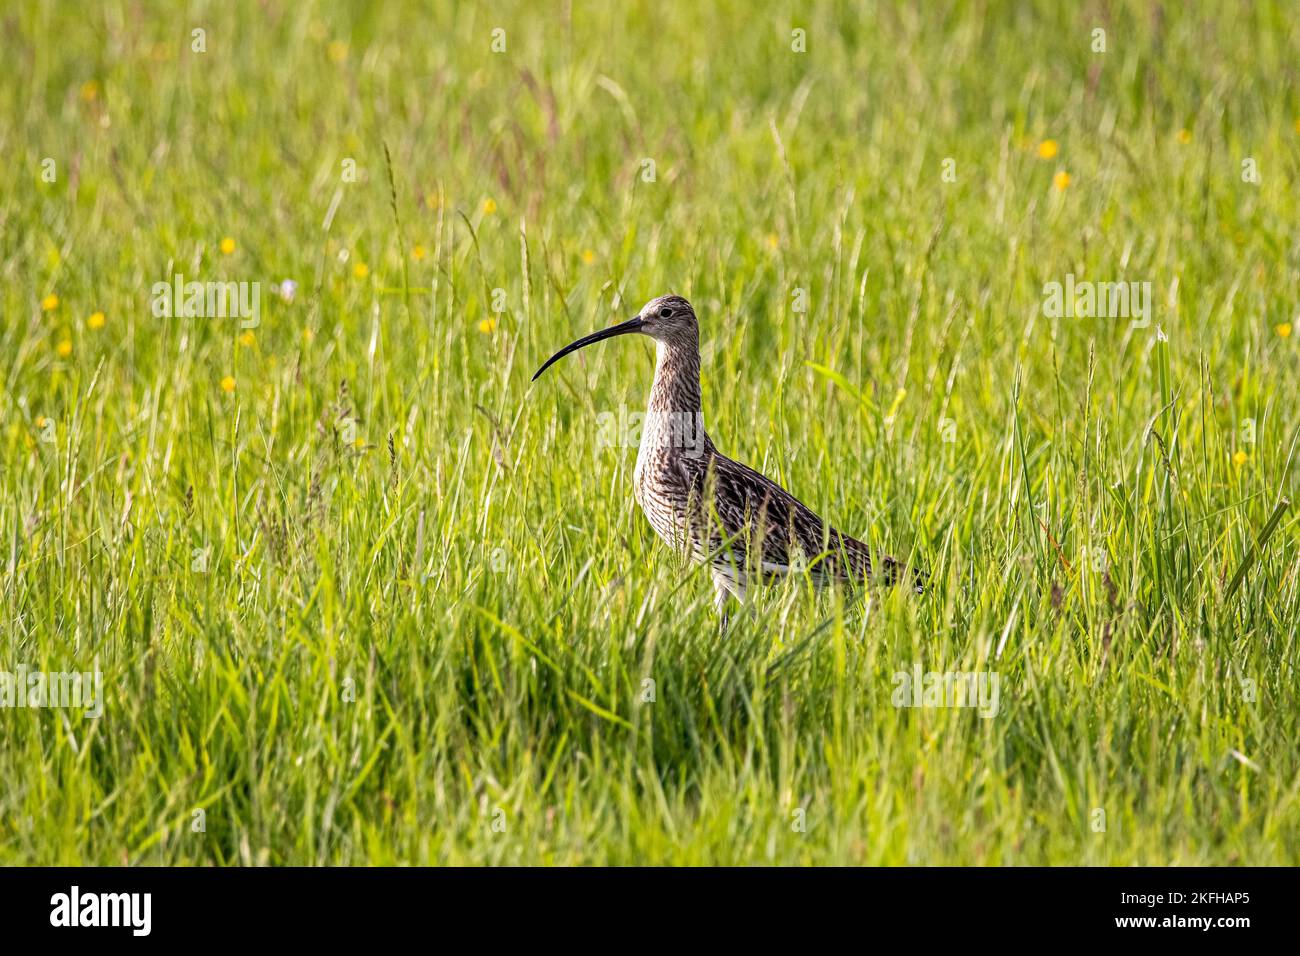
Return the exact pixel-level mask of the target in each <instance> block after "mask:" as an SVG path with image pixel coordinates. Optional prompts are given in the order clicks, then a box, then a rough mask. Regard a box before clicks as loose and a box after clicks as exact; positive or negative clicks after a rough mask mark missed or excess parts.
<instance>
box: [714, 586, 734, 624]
mask: <svg viewBox="0 0 1300 956" xmlns="http://www.w3.org/2000/svg"><path fill="white" fill-rule="evenodd" d="M730 597H731V595H730V594H728V593H727V589H726V588H721V587H717V586H716V585H715V586H714V591H713V609H714V610H715V611H717V612H718V614H719V615H721V621H720V622H719V624H718V633H720V634H725V633H727V621H728V619H729V618H730V617H731V602H730V601H729V600H728V598H730Z"/></svg>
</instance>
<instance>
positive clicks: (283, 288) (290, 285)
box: [276, 279, 298, 302]
mask: <svg viewBox="0 0 1300 956" xmlns="http://www.w3.org/2000/svg"><path fill="white" fill-rule="evenodd" d="M276 291H277V292H279V293H280V298H282V299H284V301H285V302H292V301H293V294H294V293H295V292H297V291H298V283H296V282H294V281H293V280H292V279H285V280H283V281H282V282H281V283H280V285H279V287H278V288H277V289H276Z"/></svg>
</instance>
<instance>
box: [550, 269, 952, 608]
mask: <svg viewBox="0 0 1300 956" xmlns="http://www.w3.org/2000/svg"><path fill="white" fill-rule="evenodd" d="M632 334H639V335H646V336H649V337H650V338H651V339H653V340H654V342H655V374H654V382H653V384H652V385H651V386H650V399H649V403H648V405H647V409H646V415H645V419H644V421H643V423H642V427H641V437H640V447H639V449H638V452H637V460H636V471H635V474H634V479H633V481H634V483H633V493H634V495H635V497H636V501H637V504H639V505H640V506H641V510H642V511H643V512H644V513H645V516H646V518H647V519H648V520H649V522H650V526H651V527H652V528H653V529H654V531H655V533H656V534H657V535H658V536H659V537H660V538H662V539H663V540H664V542H666V543H667V544H668V545H669V546H670V547H671V548H673V549H674V550H676V551H677V552H679V553H681V554H683V555H685V556H686V557H687V558H688V559H690V560H691V561H693V562H695V563H699V564H708V565H709V572H710V576H711V578H712V583H713V589H714V606H715V609H716V610H717V612H718V614H719V615H720V617H721V622H722V628H723V629H724V630H725V629H726V626H727V620H728V616H729V610H730V602H729V598H735V599H736V601H737V602H740V603H743V602H744V601H745V598H746V594H747V592H748V591H749V589H750V586H751V585H752V584H754V583H768V582H771V581H774V580H779V579H780V578H782V577H784V576H787V575H790V574H794V573H801V572H803V571H806V572H807V573H809V574H810V575H811V576H812V578H813V580H814V582H815V583H817V584H819V585H828V584H832V583H836V582H842V583H848V584H855V583H865V582H867V581H872V580H882V581H883V582H884V583H885V584H889V585H892V584H895V583H897V582H898V581H900V580H901V579H902V578H903V577H904V568H903V566H902V565H901V564H900V562H898V561H897V560H895V559H894V558H892V557H889V556H888V555H876V554H873V552H872V550H871V548H869V547H868V546H867V545H866V544H864V543H863V542H861V541H859V540H858V539H857V538H853V537H850V536H849V535H847V534H843V533H841V532H840V531H838V530H836V529H835V528H834V527H832V526H831V525H830V524H828V523H827V522H825V521H823V520H822V519H821V517H819V516H818V515H817V513H816V512H815V511H813V510H812V509H811V508H809V507H808V506H807V505H805V504H804V503H803V502H802V501H800V500H799V499H798V498H796V497H795V496H794V495H792V494H790V492H788V491H786V490H785V489H784V488H782V487H781V486H780V485H779V484H777V483H776V482H775V481H772V480H771V479H770V478H768V477H766V476H765V475H763V474H761V473H759V472H758V471H755V470H754V469H753V468H750V467H749V466H748V465H745V464H742V463H741V462H738V461H735V460H734V459H731V458H728V457H727V456H726V455H724V454H722V453H721V452H720V451H718V449H717V447H716V446H715V445H714V444H713V440H712V439H711V438H710V437H709V434H708V432H707V431H706V430H705V428H704V415H703V407H702V403H701V398H700V327H699V320H698V319H697V318H696V315H695V309H694V308H692V306H691V304H690V302H688V301H687V300H686V299H684V298H683V297H682V296H680V295H661V296H658V297H657V298H654V299H651V300H650V301H649V302H647V303H646V304H645V305H644V306H643V307H642V308H641V310H640V311H639V312H638V313H637V314H636V315H635V316H633V317H632V318H630V319H628V320H627V321H625V322H620V323H618V324H616V325H612V326H609V327H608V328H604V329H600V330H599V331H596V332H593V333H591V334H590V335H585V336H583V337H582V338H579V339H577V340H576V341H574V342H571V343H569V344H568V345H566V346H565V347H564V348H562V349H560V350H559V351H558V352H556V353H555V354H554V355H552V356H551V357H550V358H549V359H547V360H546V362H545V363H544V364H543V365H542V367H541V368H539V369H538V370H537V372H536V373H535V374H534V375H533V378H532V380H533V381H534V382H536V381H537V379H538V378H539V377H540V376H541V375H542V373H543V372H545V371H546V370H547V369H548V368H550V367H551V366H552V365H554V364H555V363H556V362H558V361H559V360H560V359H562V358H564V357H565V356H566V355H569V354H571V353H573V352H576V351H578V350H579V349H581V348H586V347H587V346H588V345H592V344H594V343H596V342H603V341H605V340H606V339H612V338H615V337H616V336H622V335H632ZM877 558H879V560H877ZM910 578H911V584H912V588H913V590H915V591H916V592H917V593H923V592H924V590H925V584H926V579H927V575H926V573H925V572H924V571H922V570H920V569H919V568H912V569H911V571H910Z"/></svg>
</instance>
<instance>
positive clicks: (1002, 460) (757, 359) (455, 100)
mask: <svg viewBox="0 0 1300 956" xmlns="http://www.w3.org/2000/svg"><path fill="white" fill-rule="evenodd" d="M1294 12H1295V11H1294V7H1293V6H1292V5H1291V4H1289V3H1286V2H1282V0H1277V2H1270V0H1263V2H1259V3H1247V2H1228V0H1225V2H1222V3H1217V4H1215V3H1207V4H1187V5H1183V4H1163V5H1153V4H1148V3H1139V2H1123V0H1110V2H1101V0H1097V2H1085V3H1082V4H1077V5H1076V4H1058V3H1054V2H1046V0H1038V2H1029V3H1014V2H1005V3H1002V2H993V0H986V2H978V0H973V2H956V0H953V2H938V3H926V4H923V5H917V6H916V7H915V8H913V7H912V6H911V5H905V4H901V3H900V4H894V3H879V4H877V3H870V4H847V3H844V4H829V3H828V4H822V3H808V4H793V5H792V4H779V5H777V6H775V7H771V8H763V7H761V6H759V7H756V6H754V5H752V4H749V3H742V2H738V0H723V2H721V3H718V4H707V5H706V4H688V3H672V4H662V3H647V2H636V3H628V4H606V3H599V2H595V0H573V2H570V3H564V4H556V5H540V4H527V3H511V2H507V3H497V4H491V5H478V4H469V3H450V2H440V3H435V4H431V5H428V4H417V3H385V4H382V5H380V4H376V5H374V6H373V7H372V6H371V5H369V4H363V3H354V4H326V3H314V2H306V3H288V2H264V3H254V2H237V3H232V4H225V3H216V2H203V0H196V2H192V3H188V4H183V5H177V4H170V3H162V2H139V0H130V2H128V0H106V2H104V3H101V4H91V5H81V4H72V3H53V2H51V3H44V2H34V0H18V2H17V3H15V4H9V5H6V8H5V9H4V11H3V12H2V13H0V58H2V59H3V60H4V62H5V63H6V64H8V69H7V70H6V75H5V78H4V79H3V80H2V81H0V154H3V157H4V165H5V170H6V175H5V177H4V185H3V187H0V269H2V270H3V282H0V671H4V672H10V673H16V672H17V670H18V668H19V667H20V666H21V667H25V668H26V669H27V671H29V672H30V671H40V672H69V671H86V672H93V671H94V670H95V668H96V667H97V668H98V670H99V672H100V673H101V674H102V680H103V698H104V699H103V714H102V716H99V717H91V716H88V715H87V714H86V713H84V711H83V709H80V708H69V707H63V708H55V707H42V708H34V707H25V708H20V707H17V706H12V707H5V708H3V709H0V779H3V781H4V785H3V787H0V863H4V864H38V863H39V864H70V863H89V864H110V865H122V864H185V865H261V864H270V865H277V864H642V863H648V864H710V863H714V864H768V863H775V864H873V865H874V864H887V865H894V864H925V865H929V864H994V865H1015V864H1088V865H1129V864H1156V865H1164V864H1174V865H1178V864H1295V863H1297V862H1300V748H1298V747H1297V739H1300V707H1298V706H1297V699H1296V698H1297V686H1298V675H1297V651H1298V648H1297V626H1298V625H1297V621H1298V620H1300V558H1298V557H1297V547H1296V546H1297V541H1298V540H1300V523H1298V516H1300V504H1297V505H1292V506H1291V507H1290V508H1282V506H1281V504H1280V502H1281V501H1282V500H1283V499H1284V498H1289V499H1291V500H1292V501H1295V500H1296V492H1297V475H1298V474H1300V466H1298V465H1297V461H1296V451H1297V436H1298V435H1300V409H1298V408H1297V402H1296V397H1297V394H1298V392H1300V330H1297V331H1295V332H1293V331H1292V327H1293V323H1295V324H1300V318H1298V315H1300V306H1298V305H1297V289H1298V288H1300V257H1298V255H1297V246H1296V237H1297V231H1296V230H1297V221H1298V216H1300V200H1298V199H1297V197H1298V196H1300V189H1297V183H1298V181H1300V85H1298V80H1297V72H1296V63H1297V60H1298V59H1300V57H1298V55H1297V54H1298V53H1300V25H1298V23H1297V20H1296V18H1295V16H1294ZM1099 29H1100V30H1102V31H1104V33H1103V34H1098V33H1096V32H1095V31H1097V30H1099ZM195 31H202V32H201V33H196V32H195ZM795 31H800V32H797V33H796V32H795ZM1099 43H1100V44H1101V45H1103V46H1104V49H1098V45H1099ZM200 48H201V49H200ZM178 274H179V275H182V276H183V277H184V281H185V282H191V281H195V282H214V283H225V282H233V283H252V282H258V283H259V284H260V286H259V297H258V299H257V302H258V311H259V314H258V316H257V322H256V325H253V324H252V320H251V318H247V319H245V320H244V321H242V322H241V319H240V318H239V317H238V316H227V317H219V316H212V315H203V316H195V315H186V314H184V311H185V310H184V309H180V308H178V307H176V303H172V307H171V308H170V309H168V308H166V307H165V306H164V307H159V306H158V301H157V299H156V296H155V291H156V290H155V288H154V287H155V284H156V283H164V284H167V283H172V282H173V278H174V276H176V275H178ZM1067 277H1073V278H1072V279H1070V280H1069V281H1071V282H1097V283H1101V282H1126V283H1127V282H1132V283H1147V284H1148V285H1147V286H1146V288H1148V289H1149V292H1150V302H1149V306H1150V307H1149V312H1148V314H1147V317H1146V321H1140V320H1138V321H1135V320H1134V319H1132V318H1130V317H1124V316H1114V315H1111V316H1101V315H1087V316H1085V315H1079V314H1073V315H1056V316H1053V315H1051V314H1049V313H1050V312H1052V311H1053V310H1051V309H1046V308H1045V307H1044V302H1045V293H1044V289H1045V286H1046V285H1047V284H1048V283H1053V282H1057V283H1066V282H1067ZM286 280H288V281H286ZM666 292H678V293H680V294H683V295H685V296H687V297H688V298H690V299H691V300H692V302H693V303H694V305H695V308H696V310H697V312H698V313H699V316H700V323H701V338H702V341H703V355H704V360H703V391H704V403H705V419H706V422H707V426H708V429H709V432H710V434H711V435H712V437H713V438H714V440H715V441H716V443H717V445H718V446H719V448H720V449H721V450H722V451H723V452H724V453H726V454H728V455H730V456H731V457H734V458H737V459H739V460H741V461H744V462H747V463H748V464H750V465H753V466H754V467H755V468H758V469H759V470H760V471H763V472H765V473H766V474H768V475H769V476H770V477H772V478H774V479H776V480H777V481H779V482H781V483H782V484H784V485H785V486H786V487H787V488H789V489H790V490H791V491H792V492H793V493H794V494H795V495H797V496H798V497H800V498H801V499H802V500H803V501H805V502H806V503H807V504H808V505H809V506H811V507H812V508H813V509H814V510H816V511H818V512H819V513H820V514H822V515H823V516H824V517H826V518H827V520H829V521H830V522H832V523H834V524H835V525H836V526H837V527H839V528H841V529H843V530H844V531H846V532H849V533H851V534H854V535H856V536H858V537H861V538H863V539H865V540H867V541H869V542H871V543H873V544H875V545H878V546H880V547H883V548H886V549H888V550H889V551H890V552H891V553H894V554H898V555H900V556H905V557H910V559H911V560H913V561H914V562H916V563H918V564H921V565H924V566H925V567H926V568H927V569H928V570H929V571H930V573H931V585H932V586H931V589H930V591H929V593H927V594H926V595H924V596H921V597H917V596H915V595H910V594H906V593H901V592H890V591H887V590H876V589H868V590H867V591H865V592H863V593H861V594H858V595H856V596H855V595H849V594H841V593H839V592H836V591H828V592H817V591H815V590H813V589H812V588H811V586H810V585H809V584H808V582H807V581H805V580H802V579H798V578H796V579H795V580H792V581H789V582H787V583H785V584H783V585H782V586H779V587H774V588H770V589H767V590H765V591H761V592H759V593H758V594H757V595H756V597H755V598H754V600H753V601H752V602H751V603H750V604H749V605H748V606H747V607H746V608H745V609H744V611H743V612H742V613H739V614H733V617H732V622H731V628H730V630H729V631H728V633H726V634H725V636H720V634H719V630H718V620H717V617H716V616H715V615H714V612H713V609H712V606H711V602H712V589H711V586H710V582H709V577H708V573H707V571H706V570H703V569H700V568H696V567H691V566H688V565H686V564H685V563H684V562H683V561H681V560H680V559H679V558H677V557H676V556H675V555H673V554H672V553H671V552H670V551H669V550H668V549H667V548H666V547H665V546H664V545H662V544H661V543H660V542H659V541H658V540H657V539H656V538H655V537H654V535H653V532H652V531H651V529H650V527H649V525H648V523H647V522H646V520H645V518H644V517H643V516H642V514H641V513H640V511H639V510H638V509H637V507H636V505H635V503H634V501H633V498H632V471H633V467H634V464H635V459H636V454H637V449H636V447H635V446H636V433H637V422H638V416H639V414H640V413H641V411H642V409H643V408H644V403H645V399H646V394H647V391H648V389H649V385H650V381H651V376H652V371H653V359H652V355H653V350H652V348H651V343H649V342H648V341H647V340H642V339H636V338H620V339H618V340H616V341H612V342H607V343H604V344H602V345H599V346H595V347H593V348H591V349H588V350H585V351H583V352H582V353H580V354H579V355H576V356H571V357H570V358H568V359H565V360H564V362H563V363H562V364H560V365H558V366H556V368H554V369H552V370H551V371H550V372H548V373H547V375H546V376H545V377H543V378H542V379H540V380H539V381H538V382H537V383H536V384H530V382H529V378H530V376H531V374H532V372H533V371H534V370H535V369H536V368H537V367H538V366H539V365H540V364H541V363H542V361H543V360H545V358H546V357H547V356H549V355H550V354H551V353H552V352H553V351H555V350H556V349H558V348H559V347H560V346H562V345H564V344H566V343H567V342H569V341H570V340H572V339H573V338H576V337H577V336H578V335H580V334H583V333H586V332H589V331H592V330H595V329H597V328H600V327H603V326H605V325H609V324H612V323H613V322H615V321H618V320H621V319H624V318H626V317H628V316H629V315H632V314H634V312H635V310H637V309H638V308H639V307H640V305H641V304H642V303H643V302H645V301H646V300H647V299H649V298H651V297H653V296H655V295H658V294H661V293H666ZM160 313H161V314H160ZM611 436H612V437H611ZM1278 509H1281V510H1280V511H1279V510H1278ZM1270 517H1273V518H1274V520H1273V522H1272V526H1271V527H1268V526H1269V524H1270ZM1266 528H1267V530H1268V535H1267V540H1266V541H1265V543H1264V545H1263V547H1262V548H1261V549H1259V551H1258V553H1257V554H1256V555H1255V557H1254V560H1253V562H1249V561H1248V559H1249V556H1250V555H1251V552H1252V547H1253V545H1254V543H1255V541H1256V540H1257V539H1258V538H1259V537H1260V536H1261V535H1262V533H1263V532H1265V531H1266ZM1243 562H1246V563H1247V564H1248V566H1247V569H1246V572H1245V574H1244V577H1242V578H1241V580H1240V582H1239V584H1238V585H1237V586H1236V587H1235V588H1233V587H1232V579H1233V576H1234V574H1235V573H1236V572H1237V570H1238V568H1239V567H1241V566H1242V565H1243ZM914 668H919V670H920V671H923V672H965V673H970V672H979V673H984V674H991V675H996V677H997V679H998V686H999V688H1000V699H999V701H998V706H997V708H996V713H993V714H990V715H987V716H982V715H981V714H980V713H979V712H976V711H975V710H972V709H969V708H955V707H944V708H937V707H928V708H927V707H922V708H913V707H899V706H895V705H894V703H895V701H894V700H893V695H894V693H895V687H896V677H895V675H896V674H898V673H899V672H912V671H913V669H914Z"/></svg>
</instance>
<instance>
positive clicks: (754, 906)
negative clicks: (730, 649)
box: [0, 868, 1297, 952]
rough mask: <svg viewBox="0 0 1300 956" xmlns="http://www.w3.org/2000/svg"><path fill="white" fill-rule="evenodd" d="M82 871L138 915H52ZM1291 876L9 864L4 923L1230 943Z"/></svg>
mask: <svg viewBox="0 0 1300 956" xmlns="http://www.w3.org/2000/svg"><path fill="white" fill-rule="evenodd" d="M74 886H76V887H77V898H78V902H79V906H80V913H83V914H85V916H86V918H87V919H89V918H91V915H92V911H93V912H94V913H99V912H103V913H107V914H108V915H109V916H110V917H111V915H112V912H111V911H112V909H113V908H114V907H116V908H117V910H118V912H119V913H120V914H122V915H121V916H120V917H119V923H122V924H125V925H119V926H115V927H102V926H101V927H94V928H90V927H86V926H78V927H72V926H70V925H69V926H57V927H56V926H53V925H52V920H59V919H63V920H64V921H65V922H70V920H69V919H68V917H69V915H70V913H71V910H72V905H71V904H72V892H71V890H72V887H74ZM1296 888H1297V881H1296V877H1295V871H1294V870H1290V869H1156V868H1150V869H1136V868H1134V869H1042V868H1034V869H1014V868H1013V869H984V870H981V869H888V870H885V869H872V870H850V869H779V870H773V869H729V870H719V869H698V870H697V869H691V870H687V869H633V868H628V869H467V870H462V869H224V870H218V869H76V868H55V869H0V921H2V922H0V925H3V926H4V934H5V942H6V948H7V949H8V945H9V944H13V943H16V942H19V941H21V940H25V939H31V940H35V941H41V942H57V941H59V940H60V938H62V940H63V941H64V942H67V941H68V939H69V937H70V935H72V934H75V935H77V936H78V937H79V938H80V940H81V941H88V940H91V939H92V938H96V939H101V938H102V939H109V938H114V939H116V940H118V941H121V942H127V943H128V944H129V943H132V942H143V941H144V940H145V939H149V940H158V941H160V942H164V943H180V942H185V943H193V942H195V941H202V942H204V943H248V942H253V941H256V942H257V943H265V942H274V941H280V940H283V941H284V942H287V943H293V944H295V945H303V944H310V943H313V942H318V943H322V944H327V945H331V946H334V947H337V946H339V945H346V944H348V943H349V942H351V943H370V944H373V943H374V942H375V941H376V940H377V939H380V938H384V937H388V936H390V935H392V934H421V935H419V936H417V938H422V939H430V938H431V937H429V936H428V935H427V934H429V933H431V932H432V933H434V934H436V936H437V937H438V938H443V935H444V934H454V935H447V936H445V938H446V940H447V941H448V943H450V941H451V939H453V938H463V936H464V934H466V933H469V934H471V935H475V934H477V935H479V936H480V937H481V938H482V941H483V943H484V945H488V944H489V940H490V944H491V945H493V946H494V947H495V946H498V945H502V944H505V943H507V942H509V941H511V940H512V939H517V940H518V941H519V943H520V944H521V945H529V946H533V947H536V946H539V945H544V946H549V945H565V946H568V945H571V944H575V943H576V942H577V941H579V940H580V939H582V938H583V937H587V936H589V934H596V933H599V934H600V935H590V940H591V942H592V943H595V941H596V940H603V941H604V943H603V944H601V945H609V944H612V943H613V942H614V941H615V940H618V939H628V940H630V939H632V938H645V939H649V940H653V939H655V938H661V939H662V941H663V942H664V944H665V945H668V944H671V942H672V941H673V940H674V939H676V940H677V941H678V944H684V943H685V942H686V940H683V939H681V938H680V937H679V933H680V932H686V931H685V930H684V929H682V928H683V927H686V926H691V927H694V928H693V929H691V930H690V931H689V935H690V942H692V943H702V942H706V941H711V940H716V941H718V942H726V943H727V944H728V945H731V946H733V947H734V946H736V945H738V944H739V943H741V942H743V941H745V940H748V939H752V940H753V941H754V942H755V943H756V944H771V943H772V942H773V940H774V939H775V938H777V937H779V936H785V935H793V936H794V937H796V938H797V937H799V936H800V935H801V934H803V935H804V936H805V937H818V938H819V937H821V936H823V935H825V934H827V933H834V934H840V933H843V932H849V933H851V934H852V936H853V938H856V939H859V940H861V941H864V942H865V941H867V940H871V939H884V938H886V936H887V935H889V936H892V935H895V934H897V933H899V932H903V933H918V932H919V933H920V934H921V935H920V936H918V937H915V938H917V939H924V940H925V941H926V943H927V945H928V944H930V943H933V942H935V941H942V940H947V939H951V940H954V941H957V940H961V941H966V942H970V941H972V940H975V939H977V938H980V939H985V940H989V941H991V940H994V939H999V938H1000V939H1004V940H1008V939H1011V938H1014V934H1017V933H1022V932H1033V931H1036V930H1041V931H1044V932H1051V933H1054V934H1057V935H1055V936H1053V937H1037V938H1038V939H1040V940H1043V941H1046V940H1048V939H1055V940H1059V941H1066V940H1068V941H1070V942H1071V943H1073V942H1076V941H1082V940H1091V939H1100V938H1107V939H1123V938H1126V937H1127V938H1131V939H1142V940H1148V941H1150V940H1161V941H1163V940H1168V941H1171V942H1178V943H1180V944H1182V943H1184V942H1186V941H1189V940H1190V939H1192V938H1200V939H1204V940H1206V941H1213V943H1214V944H1216V945H1233V944H1234V943H1236V942H1239V941H1244V940H1245V939H1251V940H1258V939H1260V938H1261V936H1260V934H1263V935H1264V936H1266V937H1273V936H1274V935H1277V934H1280V933H1285V932H1287V931H1288V930H1293V929H1294V926H1295V915H1296V914H1295V904H1294V900H1295V896H1296ZM123 893H125V894H132V893H138V894H145V893H147V894H149V897H148V901H149V905H148V914H149V925H148V929H149V932H148V935H147V936H144V935H143V934H142V935H140V936H136V935H135V930H134V929H133V928H132V925H131V924H132V923H133V922H134V924H135V926H136V927H137V928H140V929H142V928H143V915H144V897H143V896H140V897H138V898H135V899H134V900H130V901H127V900H125V899H124V898H121V897H117V898H115V899H113V900H110V901H109V905H104V906H102V907H101V902H102V898H101V897H99V896H98V895H97V894H123ZM60 895H62V898H63V899H62V900H61V898H60ZM88 896H91V897H94V902H93V903H92V902H87V897H88ZM131 903H134V904H135V905H134V906H133V907H132V908H130V909H128V908H127V906H128V905H130V904H131ZM61 905H62V906H63V908H62V909H61V910H60V909H59V907H60V906H61ZM56 911H57V912H56ZM132 917H134V918H135V919H134V920H133V919H132ZM79 920H80V917H79ZM1147 920H1150V921H1151V922H1150V923H1149V924H1148V925H1140V924H1139V923H1136V922H1133V921H1147ZM1192 920H1195V921H1196V923H1194V924H1193V923H1191V921H1192ZM1203 920H1208V921H1209V925H1208V926H1206V925H1202V923H1201V921H1203ZM1121 921H1128V922H1127V923H1126V924H1125V925H1121ZM1226 921H1232V923H1233V924H1235V925H1228V924H1227V922H1226ZM609 932H614V933H615V934H618V933H622V934H623V935H615V936H610V935H608V933H609ZM1007 934H1013V935H1011V936H1008V935H1007ZM1243 934H1244V935H1243ZM9 951H10V952H18V950H14V949H9Z"/></svg>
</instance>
